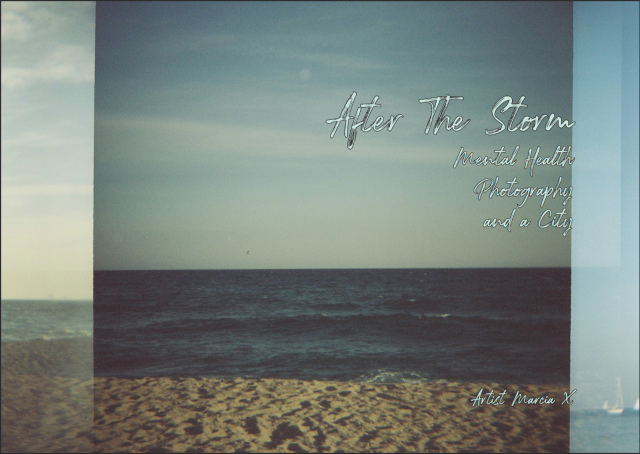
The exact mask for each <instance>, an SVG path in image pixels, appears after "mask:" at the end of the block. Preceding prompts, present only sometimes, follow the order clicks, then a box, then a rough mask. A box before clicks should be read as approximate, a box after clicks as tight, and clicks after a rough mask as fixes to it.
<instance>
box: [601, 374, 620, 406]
mask: <svg viewBox="0 0 640 454" xmlns="http://www.w3.org/2000/svg"><path fill="white" fill-rule="evenodd" d="M602 408H603V409H604V410H606V411H607V412H608V413H609V414H614V415H616V414H620V413H622V411H623V410H624V402H623V400H622V384H621V383H620V377H618V393H617V394H616V404H615V405H614V406H612V407H610V406H609V402H608V401H605V403H604V406H603V407H602Z"/></svg>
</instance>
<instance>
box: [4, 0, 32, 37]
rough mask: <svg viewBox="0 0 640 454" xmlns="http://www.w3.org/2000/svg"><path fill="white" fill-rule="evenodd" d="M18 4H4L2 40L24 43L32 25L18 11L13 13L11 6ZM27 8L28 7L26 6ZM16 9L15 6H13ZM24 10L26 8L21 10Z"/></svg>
mask: <svg viewBox="0 0 640 454" xmlns="http://www.w3.org/2000/svg"><path fill="white" fill-rule="evenodd" d="M16 3H17V4H18V5H20V3H18V2H2V40H3V41H9V40H16V41H23V40H25V39H26V38H27V37H28V36H29V33H30V32H31V29H32V28H33V27H32V25H31V24H30V23H29V22H28V21H27V20H26V19H25V18H24V17H23V16H22V15H21V14H20V13H19V12H17V11H12V10H11V8H12V6H11V4H16ZM25 6H26V5H25ZM13 8H15V6H13ZM20 9H24V8H20Z"/></svg>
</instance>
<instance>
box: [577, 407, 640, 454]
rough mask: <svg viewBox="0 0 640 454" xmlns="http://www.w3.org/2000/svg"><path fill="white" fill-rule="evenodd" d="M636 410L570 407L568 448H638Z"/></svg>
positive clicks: (601, 450)
mask: <svg viewBox="0 0 640 454" xmlns="http://www.w3.org/2000/svg"><path fill="white" fill-rule="evenodd" d="M639 427H640V426H639V421H638V411H637V410H633V409H632V408H625V409H624V411H623V412H622V414H620V415H610V414H609V413H607V412H605V411H604V410H571V426H570V433H571V436H570V438H571V452H638V447H639V446H640V438H639V433H640V429H639Z"/></svg>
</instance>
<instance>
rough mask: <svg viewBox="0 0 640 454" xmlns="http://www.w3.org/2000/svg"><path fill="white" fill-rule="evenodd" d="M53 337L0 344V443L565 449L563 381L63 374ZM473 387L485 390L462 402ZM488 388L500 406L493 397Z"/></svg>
mask: <svg viewBox="0 0 640 454" xmlns="http://www.w3.org/2000/svg"><path fill="white" fill-rule="evenodd" d="M54 344H55V343H43V342H42V341H41V342H38V341H35V342H31V343H15V345H13V346H10V347H9V348H6V345H5V344H4V343H3V352H2V452H20V451H21V452H24V451H28V452H50V451H60V452H88V451H95V452H236V451H242V452H468V451H472V452H482V451H484V452H568V449H569V406H568V405H561V403H560V402H561V401H562V396H563V393H564V392H566V391H567V390H566V388H565V387H563V386H560V385H525V386H523V385H506V386H503V385H500V384H498V383H488V384H487V383H452V382H449V383H446V382H429V383H421V384H404V383H403V384H371V383H356V382H328V381H299V380H281V379H240V378H237V379H214V378H176V377H158V378H138V379H126V378H104V377H97V378H95V379H91V378H90V377H89V378H87V377H86V376H66V377H65V376H64V375H65V374H66V373H67V372H69V371H68V370H65V367H64V364H59V363H56V361H53V362H52V361H51V357H54V358H55V357H56V356H55V354H54V351H53V350H52V349H55V348H56V347H55V346H54ZM60 345H61V347H60V348H63V349H64V348H71V347H70V346H72V347H73V348H74V349H77V348H78V345H79V344H74V343H68V344H67V345H65V344H60ZM87 345H90V343H88V344H87V343H85V344H83V345H82V348H85V349H86V348H87ZM25 348H26V349H27V350H25ZM38 351H41V353H42V352H46V353H47V355H48V358H49V360H48V361H49V362H47V360H45V358H40V359H38V358H39V357H40V356H41V355H40V354H39V353H38ZM25 353H28V355H27V358H28V360H27V361H26V362H25V360H24V358H25V356H24V355H25ZM52 355H53V356H52ZM65 355H66V354H65V353H64V352H62V353H60V352H59V353H58V359H60V360H64V358H66V356H65ZM67 359H68V358H67ZM76 366H77V365H76ZM78 371H79V370H78V369H77V367H76V368H75V369H74V370H73V371H72V372H74V373H76V375H78V374H77V372H78ZM66 375H68V374H66ZM71 375H74V374H71ZM81 375H83V374H81ZM481 390H482V393H480V391H481ZM490 391H493V394H491V396H488V394H489V393H490ZM479 393H480V397H481V398H486V399H487V400H485V401H484V402H478V401H476V402H475V403H474V402H473V399H474V398H477V397H478V395H479ZM500 393H503V394H502V396H503V398H504V399H503V400H504V402H505V404H504V405H501V404H498V403H497V401H496V398H497V397H496V396H498V395H499V394H500ZM517 393H520V395H525V394H526V395H527V396H531V397H538V396H540V397H544V396H546V397H553V398H555V402H554V403H548V404H539V403H538V404H534V405H529V404H526V403H524V402H520V403H519V404H516V405H513V406H512V405H511V403H512V400H510V399H507V397H511V398H513V396H516V395H517ZM488 397H492V402H489V400H490V399H488ZM543 400H544V399H543ZM92 401H93V402H92ZM547 402H548V399H547ZM92 403H94V404H95V405H92Z"/></svg>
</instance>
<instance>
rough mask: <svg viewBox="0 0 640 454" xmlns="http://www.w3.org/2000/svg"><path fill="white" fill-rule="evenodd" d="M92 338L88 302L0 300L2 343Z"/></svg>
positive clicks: (90, 306) (91, 321) (91, 317)
mask: <svg viewBox="0 0 640 454" xmlns="http://www.w3.org/2000/svg"><path fill="white" fill-rule="evenodd" d="M92 335H93V302H92V301H52V300H27V301H23V300H2V342H15V341H27V340H34V339H42V340H55V339H73V338H78V337H91V336H92Z"/></svg>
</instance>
